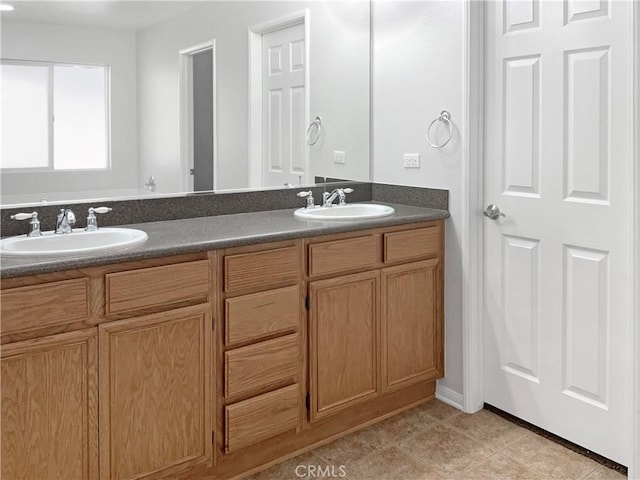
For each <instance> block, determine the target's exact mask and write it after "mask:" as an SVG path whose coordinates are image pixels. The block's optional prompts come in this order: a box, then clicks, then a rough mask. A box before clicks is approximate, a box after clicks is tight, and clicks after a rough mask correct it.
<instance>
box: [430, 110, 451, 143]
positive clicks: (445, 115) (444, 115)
mask: <svg viewBox="0 0 640 480" xmlns="http://www.w3.org/2000/svg"><path fill="white" fill-rule="evenodd" d="M436 122H443V123H446V124H447V126H448V127H449V138H447V139H446V140H445V142H444V143H443V144H442V145H435V144H433V143H431V138H429V135H430V133H431V127H433V125H434V124H435V123H436ZM452 132H453V128H452V126H451V114H450V113H449V112H447V111H446V110H442V112H440V116H439V117H438V118H436V119H435V120H434V121H433V122H431V123H430V124H429V128H427V142H429V145H431V146H432V147H433V148H442V147H444V146H445V145H446V144H447V143H449V141H450V140H451V134H452Z"/></svg>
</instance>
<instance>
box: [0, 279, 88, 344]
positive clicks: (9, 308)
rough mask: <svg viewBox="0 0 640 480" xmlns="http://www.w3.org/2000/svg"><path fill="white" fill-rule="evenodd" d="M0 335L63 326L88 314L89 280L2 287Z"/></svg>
mask: <svg viewBox="0 0 640 480" xmlns="http://www.w3.org/2000/svg"><path fill="white" fill-rule="evenodd" d="M0 295H1V297H0V305H1V308H2V334H3V335H5V334H9V333H15V332H22V331H28V330H34V329H37V328H41V327H50V326H55V325H64V324H68V323H73V322H79V321H83V320H86V319H87V318H88V316H89V299H88V296H89V279H88V278H78V279H74V280H64V281H61V282H52V283H44V284H41V285H33V286H29V287H18V288H11V289H7V290H2V292H1V294H0Z"/></svg>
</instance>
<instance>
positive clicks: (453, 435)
mask: <svg viewBox="0 0 640 480" xmlns="http://www.w3.org/2000/svg"><path fill="white" fill-rule="evenodd" d="M341 467H343V468H342V469H341ZM314 468H315V470H314ZM318 468H320V470H319V469H318ZM307 472H308V473H309V474H308V475H306V476H305V475H304V474H305V473H307ZM301 478H302V479H312V478H314V479H315V478H324V479H327V478H337V479H341V478H342V479H344V480H365V479H366V480H414V479H415V480H427V479H434V480H438V479H440V480H442V479H453V480H489V479H495V480H503V479H504V480H517V479H523V480H529V479H531V480H542V479H561V480H574V479H575V480H577V479H589V480H596V479H606V480H622V479H624V478H625V477H624V476H623V475H621V474H620V473H618V472H616V471H614V470H611V469H609V468H607V467H604V466H602V465H600V464H598V463H596V462H594V461H592V460H590V459H588V458H586V457H584V456H582V455H579V454H577V453H575V452H572V451H571V450H568V449H566V448H565V447H563V446H561V445H558V444H556V443H554V442H551V441H550V440H547V439H545V438H543V437H540V436H538V435H536V434H534V433H532V432H530V431H529V430H526V429H524V428H522V427H519V426H517V425H514V424H513V423H511V422H508V421H507V420H505V419H503V418H502V417H499V416H498V415H495V414H493V413H491V412H489V411H487V410H483V411H481V412H478V413H476V414H474V415H467V414H464V413H462V412H460V411H458V410H456V409H454V408H452V407H449V406H448V405H446V404H444V403H442V402H439V401H437V400H432V401H430V402H427V403H426V404H424V405H421V406H419V407H416V408H414V409H412V410H409V411H407V412H404V413H402V414H400V415H397V416H395V417H392V418H390V419H388V420H385V421H383V422H381V423H378V424H376V425H372V426H371V427H369V428H366V429H364V430H361V431H359V432H356V433H353V434H351V435H349V436H347V437H344V438H341V439H339V440H336V441H335V442H333V443H330V444H327V445H324V446H322V447H319V448H316V449H315V450H313V451H311V452H308V453H305V454H303V455H301V456H299V457H296V458H293V459H291V460H288V461H286V462H284V463H281V464H280V465H276V466H274V467H271V468H269V469H268V470H264V471H262V472H260V473H258V474H256V475H253V476H251V477H249V479H250V480H289V479H292V480H299V479H301Z"/></svg>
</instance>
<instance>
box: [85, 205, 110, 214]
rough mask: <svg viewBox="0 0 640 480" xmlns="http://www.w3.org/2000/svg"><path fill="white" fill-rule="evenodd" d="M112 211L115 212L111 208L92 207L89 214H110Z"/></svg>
mask: <svg viewBox="0 0 640 480" xmlns="http://www.w3.org/2000/svg"><path fill="white" fill-rule="evenodd" d="M111 210H113V208H109V207H95V208H94V207H91V208H90V209H89V213H90V214H91V213H109V212H110V211H111Z"/></svg>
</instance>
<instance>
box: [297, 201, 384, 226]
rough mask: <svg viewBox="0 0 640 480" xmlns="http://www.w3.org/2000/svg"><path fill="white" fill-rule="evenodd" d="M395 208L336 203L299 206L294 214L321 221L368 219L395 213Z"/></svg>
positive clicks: (301, 217)
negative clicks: (327, 205) (334, 204)
mask: <svg viewBox="0 0 640 480" xmlns="http://www.w3.org/2000/svg"><path fill="white" fill-rule="evenodd" d="M394 212H395V210H394V209H393V207H389V206H387V205H377V204H372V203H350V204H347V205H342V206H339V205H336V206H333V207H315V208H310V209H306V208H299V209H298V210H296V211H295V212H293V215H294V216H295V217H296V218H299V219H300V220H321V221H325V222H327V221H353V220H368V219H373V218H380V217H388V216H389V215H393V214H394Z"/></svg>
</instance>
